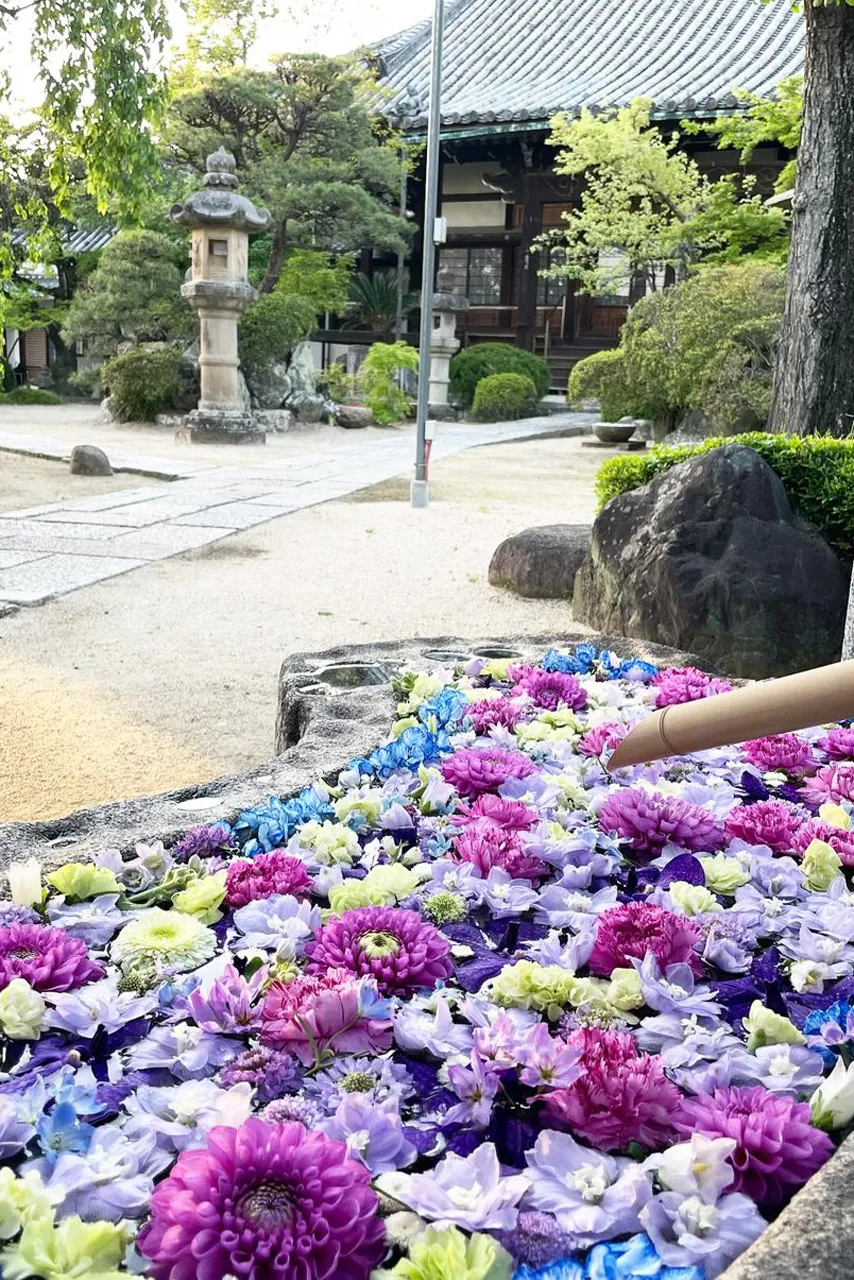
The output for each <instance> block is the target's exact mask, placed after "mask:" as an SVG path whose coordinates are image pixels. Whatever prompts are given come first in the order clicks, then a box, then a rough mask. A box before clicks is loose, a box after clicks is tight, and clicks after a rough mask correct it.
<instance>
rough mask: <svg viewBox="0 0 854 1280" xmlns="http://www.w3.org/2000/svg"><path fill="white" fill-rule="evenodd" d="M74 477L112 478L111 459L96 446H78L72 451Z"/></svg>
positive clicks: (72, 472)
mask: <svg viewBox="0 0 854 1280" xmlns="http://www.w3.org/2000/svg"><path fill="white" fill-rule="evenodd" d="M71 474H72V475H73V476H111V475H112V474H113V468H112V467H111V466H110V459H109V458H108V457H107V455H106V454H105V453H104V450H103V449H99V448H98V447H97V446H96V445H94V444H77V445H75V446H74V448H73V449H72V450H71Z"/></svg>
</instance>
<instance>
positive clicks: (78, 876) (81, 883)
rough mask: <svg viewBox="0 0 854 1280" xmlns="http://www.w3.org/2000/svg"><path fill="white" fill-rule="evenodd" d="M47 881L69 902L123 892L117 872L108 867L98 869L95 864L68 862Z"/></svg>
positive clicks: (47, 877) (51, 874)
mask: <svg viewBox="0 0 854 1280" xmlns="http://www.w3.org/2000/svg"><path fill="white" fill-rule="evenodd" d="M45 879H46V880H47V882H48V884H50V885H53V887H54V889H56V891H57V893H61V894H63V895H64V896H65V899H66V901H68V902H83V901H85V900H86V899H87V898H97V897H98V895H99V894H101V893H121V890H122V887H121V885H120V884H119V882H118V880H117V879H116V876H115V872H113V871H110V869H109V868H108V867H97V866H96V865H95V863H94V862H66V863H65V865H64V866H62V867H59V868H57V870H56V871H52V872H51V873H50V875H48V876H46V877H45Z"/></svg>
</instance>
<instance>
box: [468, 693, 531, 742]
mask: <svg viewBox="0 0 854 1280" xmlns="http://www.w3.org/2000/svg"><path fill="white" fill-rule="evenodd" d="M466 718H467V719H468V720H470V721H471V727H472V729H473V730H474V731H475V733H476V734H477V735H478V737H485V736H486V734H488V733H489V731H490V729H494V728H496V727H497V726H500V727H501V728H502V729H509V730H510V732H511V733H512V732H513V730H514V729H515V728H516V725H517V724H518V723H519V721H520V720H524V719H525V712H524V711H523V709H522V708H521V707H520V706H519V704H518V703H516V702H511V701H510V699H509V698H484V700H483V701H482V702H472V703H470V704H469V705H468V706H467V707H466Z"/></svg>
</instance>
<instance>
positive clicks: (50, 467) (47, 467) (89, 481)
mask: <svg viewBox="0 0 854 1280" xmlns="http://www.w3.org/2000/svg"><path fill="white" fill-rule="evenodd" d="M168 483H169V482H168V481H163V487H164V490H166V489H167V486H168ZM157 484H158V481H157V480H151V479H149V478H147V477H146V478H143V477H142V476H131V475H125V474H121V475H113V476H73V475H72V474H71V472H70V471H69V469H68V463H67V462H49V461H47V460H46V459H44V458H28V457H25V456H24V455H23V454H20V453H0V511H15V510H18V509H21V510H23V509H25V508H26V507H38V506H41V505H42V504H43V503H48V502H68V501H70V500H71V499H73V498H90V497H95V496H96V495H97V494H99V493H112V492H113V490H115V489H138V488H139V487H140V486H141V485H152V486H153V485H157Z"/></svg>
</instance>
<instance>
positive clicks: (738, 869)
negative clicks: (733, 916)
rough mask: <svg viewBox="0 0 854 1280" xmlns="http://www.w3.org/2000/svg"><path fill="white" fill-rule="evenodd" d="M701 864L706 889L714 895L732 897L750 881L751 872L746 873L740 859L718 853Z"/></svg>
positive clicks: (701, 861)
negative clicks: (719, 894) (720, 894)
mask: <svg viewBox="0 0 854 1280" xmlns="http://www.w3.org/2000/svg"><path fill="white" fill-rule="evenodd" d="M700 863H701V865H702V868H703V874H704V876H705V877H706V888H707V889H711V890H713V892H714V893H723V894H726V895H727V896H729V897H732V895H733V894H734V893H735V891H736V889H740V888H741V886H742V885H743V884H747V882H748V880H749V879H750V872H749V871H745V869H744V867H743V866H742V865H741V863H740V862H739V861H738V859H737V858H730V857H728V855H727V854H725V853H717V854H715V856H714V857H713V858H701V859H700Z"/></svg>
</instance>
